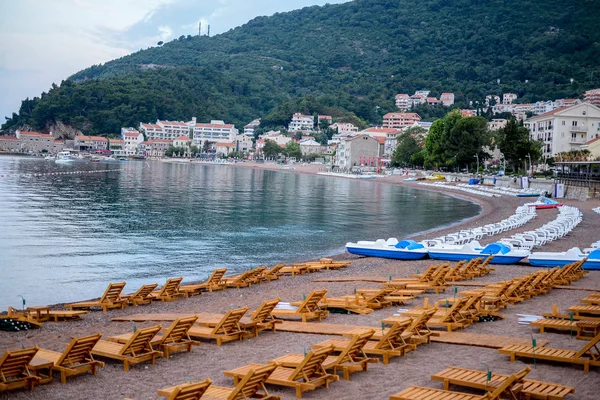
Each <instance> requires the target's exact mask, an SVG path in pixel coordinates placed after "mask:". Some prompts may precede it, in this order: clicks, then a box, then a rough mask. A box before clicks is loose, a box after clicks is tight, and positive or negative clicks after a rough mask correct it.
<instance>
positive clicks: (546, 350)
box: [498, 334, 600, 372]
mask: <svg viewBox="0 0 600 400" xmlns="http://www.w3.org/2000/svg"><path fill="white" fill-rule="evenodd" d="M598 342H600V334H598V335H596V337H594V338H593V339H592V340H590V342H589V343H587V344H586V345H585V346H583V348H582V349H581V350H579V351H573V350H562V349H553V348H550V347H536V348H535V349H534V348H533V347H532V346H523V345H514V344H513V345H509V346H505V347H503V348H501V349H499V350H498V352H499V353H500V354H507V355H509V356H510V361H515V359H516V358H517V357H521V358H534V357H535V358H536V359H537V360H547V361H556V362H560V363H568V364H579V365H583V370H584V371H585V372H588V371H589V370H590V365H591V366H595V367H600V349H599V348H598Z"/></svg>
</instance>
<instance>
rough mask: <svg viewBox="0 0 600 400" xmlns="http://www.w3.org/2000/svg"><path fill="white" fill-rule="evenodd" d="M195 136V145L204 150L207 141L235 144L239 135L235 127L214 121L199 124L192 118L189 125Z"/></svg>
mask: <svg viewBox="0 0 600 400" xmlns="http://www.w3.org/2000/svg"><path fill="white" fill-rule="evenodd" d="M189 124H190V127H191V129H192V134H193V139H192V140H193V143H192V144H193V145H194V146H198V147H199V148H202V147H203V145H204V142H205V141H209V142H211V143H216V142H232V143H233V142H234V141H235V137H236V136H237V134H238V133H239V132H238V130H237V129H236V128H235V125H232V124H226V123H225V122H224V121H221V120H212V121H210V123H197V122H196V118H195V117H194V118H192V121H191V122H190V123H189Z"/></svg>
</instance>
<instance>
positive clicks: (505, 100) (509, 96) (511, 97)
mask: <svg viewBox="0 0 600 400" xmlns="http://www.w3.org/2000/svg"><path fill="white" fill-rule="evenodd" d="M517 97H518V96H517V95H516V94H515V93H504V94H503V95H502V104H512V103H513V101H515V100H516V99H517Z"/></svg>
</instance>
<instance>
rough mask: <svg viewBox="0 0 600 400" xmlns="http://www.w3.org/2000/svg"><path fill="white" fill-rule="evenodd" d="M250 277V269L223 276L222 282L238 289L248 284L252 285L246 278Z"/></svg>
mask: <svg viewBox="0 0 600 400" xmlns="http://www.w3.org/2000/svg"><path fill="white" fill-rule="evenodd" d="M251 277H252V271H244V272H242V273H241V274H239V275H235V276H226V277H224V278H223V283H224V284H225V286H227V287H230V288H237V289H240V288H243V287H248V286H251V285H252V282H250V281H249V280H248V279H250V278H251Z"/></svg>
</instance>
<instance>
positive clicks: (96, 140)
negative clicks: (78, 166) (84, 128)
mask: <svg viewBox="0 0 600 400" xmlns="http://www.w3.org/2000/svg"><path fill="white" fill-rule="evenodd" d="M74 147H75V150H79V151H88V152H95V151H97V150H108V139H106V138H105V137H102V136H85V135H78V136H75V142H74Z"/></svg>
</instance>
